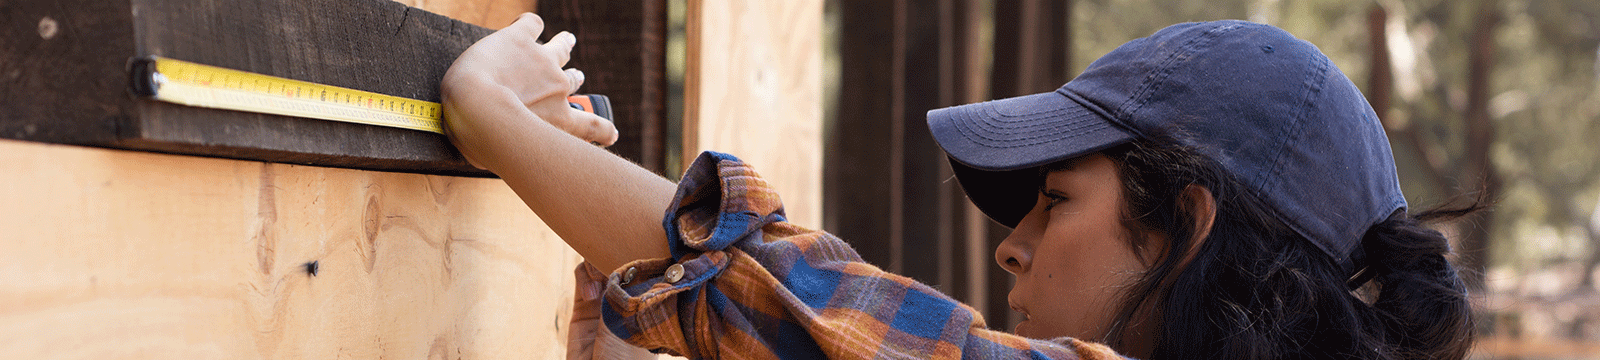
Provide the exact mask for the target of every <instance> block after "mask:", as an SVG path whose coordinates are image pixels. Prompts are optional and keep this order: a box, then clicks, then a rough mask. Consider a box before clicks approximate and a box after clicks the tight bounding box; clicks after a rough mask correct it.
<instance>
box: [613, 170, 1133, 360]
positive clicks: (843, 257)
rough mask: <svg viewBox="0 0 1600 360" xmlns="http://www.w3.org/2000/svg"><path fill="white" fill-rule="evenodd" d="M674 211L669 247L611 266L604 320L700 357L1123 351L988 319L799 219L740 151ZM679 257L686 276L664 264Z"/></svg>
mask: <svg viewBox="0 0 1600 360" xmlns="http://www.w3.org/2000/svg"><path fill="white" fill-rule="evenodd" d="M664 222H665V224H664V226H665V227H666V230H667V236H668V242H669V244H670V245H669V246H670V247H671V249H672V258H671V259H657V260H640V261H635V262H633V263H630V264H628V265H626V266H624V267H623V269H634V272H635V276H634V277H633V278H630V279H626V280H630V281H626V282H625V281H624V280H625V278H624V276H625V275H624V274H625V273H626V272H624V271H618V272H616V273H612V274H611V275H610V276H609V277H608V279H607V281H606V290H605V302H606V303H605V306H602V307H601V315H602V318H603V319H604V321H605V324H606V327H607V328H608V329H609V330H611V332H612V333H614V334H616V335H617V336H618V337H620V338H622V339H623V340H626V341H628V342H629V343H631V344H634V345H637V346H640V347H644V348H647V349H653V350H655V351H658V352H666V353H670V354H674V355H679V356H685V357H690V358H734V359H743V358H750V359H821V358H831V359H879V358H889V359H929V358H939V359H956V358H979V359H1024V358H1031V359H1113V358H1121V357H1119V356H1117V355H1116V354H1115V353H1114V352H1112V351H1111V350H1110V349H1109V348H1107V347H1105V346H1103V345H1099V344H1093V343H1087V342H1082V341H1078V340H1074V339H1069V338H1060V339H1056V340H1053V341H1044V340H1034V339H1026V338H1022V337H1019V336H1016V335H1012V334H1008V333H1004V332H999V331H993V330H989V329H986V328H985V325H984V321H983V317H982V316H981V315H979V313H978V312H976V311H974V310H973V309H972V308H971V307H968V306H967V305H965V304H962V303H960V302H957V301H955V300H954V299H951V298H950V297H948V296H945V295H944V294H943V293H940V292H939V291H937V290H934V289H933V288H930V287H928V286H927V285H923V284H921V283H918V282H916V281H914V280H911V279H910V278H907V277H904V276H899V275H895V274H891V273H888V272H885V271H883V270H880V269H878V268H877V267H875V266H872V265H870V264H867V263H865V262H863V261H862V260H861V257H860V255H858V254H856V252H855V250H854V249H852V248H851V247H850V245H849V244H846V243H845V242H844V241H842V240H840V239H839V238H837V237H834V236H833V235H831V234H828V233H826V232H822V231H816V230H810V229H805V228H801V227H798V226H795V225H792V224H790V223H788V222H787V221H786V220H785V219H784V216H783V207H782V203H781V202H780V201H779V200H778V194H777V193H775V192H773V190H772V189H771V188H769V187H768V186H767V183H766V181H764V180H762V179H761V178H760V177H759V176H758V175H756V173H755V171H753V170H752V169H750V167H748V166H746V165H745V164H744V163H743V162H740V161H739V159H737V158H734V157H733V156H731V155H727V154H721V153H715V152H706V153H703V154H701V155H700V157H699V158H698V159H696V160H695V163H694V165H691V166H690V168H689V170H688V172H687V173H686V174H684V178H683V180H682V182H681V183H680V184H679V187H678V194H677V197H676V199H674V203H673V208H672V209H670V210H668V213H667V216H666V219H665V221H664ZM673 264H679V265H681V266H682V269H683V275H682V277H681V278H679V279H677V281H675V282H673V281H668V278H667V277H664V276H662V274H663V273H664V272H665V271H666V269H667V268H668V267H670V266H671V265H673ZM619 270H621V269H619Z"/></svg>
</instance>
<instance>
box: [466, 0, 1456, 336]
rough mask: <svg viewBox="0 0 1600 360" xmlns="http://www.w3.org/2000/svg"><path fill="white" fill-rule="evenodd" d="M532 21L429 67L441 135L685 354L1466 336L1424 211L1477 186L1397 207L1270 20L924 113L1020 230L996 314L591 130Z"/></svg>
mask: <svg viewBox="0 0 1600 360" xmlns="http://www.w3.org/2000/svg"><path fill="white" fill-rule="evenodd" d="M542 27H543V25H542V22H540V21H539V20H538V18H537V17H536V16H533V15H531V14H527V15H524V16H523V17H522V18H521V19H519V21H518V22H517V23H515V24H513V25H512V26H510V27H508V28H506V29H504V30H501V31H500V32H497V33H495V34H494V35H491V36H489V37H487V38H485V39H484V40H482V41H480V42H479V43H478V44H476V45H474V46H473V47H472V48H470V49H468V50H467V51H466V52H465V53H463V54H462V56H461V58H460V59H458V60H457V62H456V64H455V65H454V66H453V67H452V68H451V69H450V71H449V73H448V74H447V75H446V78H445V81H444V89H443V90H444V97H445V99H444V100H445V107H446V118H447V119H448V124H449V125H448V127H449V132H450V135H451V139H452V140H453V141H454V142H455V143H456V144H457V146H458V147H460V148H461V151H462V153H463V154H464V155H466V156H467V157H468V158H470V159H472V160H473V161H474V163H476V164H478V165H480V166H483V167H485V168H487V169H490V170H492V171H494V172H495V173H497V174H499V175H501V176H502V177H503V178H504V179H505V180H506V182H507V184H509V185H510V186H511V187H512V188H513V189H514V190H516V192H517V193H518V194H519V195H520V196H521V197H522V198H523V200H524V201H525V202H527V203H528V205H529V207H530V208H532V209H533V210H534V211H535V212H536V213H537V214H538V215H539V216H540V217H541V218H542V219H544V220H545V221H546V222H547V223H548V224H549V225H550V226H551V228H552V229H554V230H555V231H556V232H557V233H558V234H560V235H561V237H562V238H563V239H565V240H566V241H567V242H568V243H569V244H571V245H572V247H573V248H574V249H576V250H577V251H578V252H579V253H580V254H582V255H583V256H584V257H585V258H586V259H587V261H588V262H589V263H590V264H593V265H594V266H595V267H597V268H598V269H604V270H608V271H609V275H608V276H607V278H606V284H605V288H604V300H605V301H604V305H603V306H601V309H600V310H601V313H602V314H601V317H603V319H604V323H605V327H606V329H608V330H609V331H610V332H612V333H615V334H616V335H617V336H618V337H620V338H622V339H624V340H627V341H628V342H629V343H632V344H634V345H637V346H640V347H644V348H650V349H656V350H659V351H663V352H668V353H673V354H679V355H684V356H689V357H695V358H702V357H760V358H765V357H782V358H817V357H824V356H826V357H830V358H877V357H888V358H930V357H939V358H956V357H976V358H1022V357H1035V358H1102V357H1110V356H1114V355H1117V354H1121V355H1124V356H1132V357H1141V358H1219V359H1220V358H1228V359H1236V358H1259V359H1267V358H1430V359H1431V358H1457V359H1459V358H1463V357H1464V356H1465V354H1466V351H1467V350H1468V348H1469V347H1470V343H1471V327H1472V323H1471V318H1470V309H1469V307H1468V304H1467V299H1466V295H1465V290H1464V288H1463V286H1462V284H1461V281H1460V279H1459V278H1458V277H1457V276H1456V270H1455V269H1454V268H1453V267H1452V266H1451V265H1450V264H1449V263H1448V262H1447V261H1446V260H1445V258H1444V255H1445V254H1446V253H1448V251H1449V250H1448V246H1447V243H1446V240H1445V238H1444V237H1443V236H1442V235H1440V234H1439V233H1438V232H1437V231H1433V230H1430V229H1428V228H1426V227H1423V226H1422V225H1421V224H1420V223H1419V221H1426V220H1432V219H1437V218H1444V217H1449V216H1452V215H1459V214H1460V213H1463V212H1465V211H1470V210H1471V208H1468V209H1464V210H1451V211H1442V212H1440V211H1428V212H1422V213H1419V214H1409V213H1408V212H1407V211H1406V205H1405V200H1404V198H1403V197H1402V196H1401V194H1400V189H1399V185H1398V181H1397V179H1396V177H1395V173H1394V164H1393V159H1392V158H1391V155H1390V150H1389V147H1388V143H1387V140H1386V139H1385V138H1384V134H1383V131H1382V128H1381V127H1380V125H1379V124H1378V123H1377V119H1376V116H1375V115H1374V114H1373V112H1372V109H1371V108H1370V106H1368V105H1367V104H1366V102H1365V101H1364V100H1363V99H1362V98H1361V96H1360V93H1359V92H1358V91H1357V90H1356V89H1355V87H1354V86H1353V85H1352V84H1351V83H1350V82H1349V80H1348V79H1346V78H1345V77H1344V75H1343V74H1342V73H1340V72H1339V71H1338V69H1336V68H1334V67H1333V65H1332V64H1331V63H1330V62H1329V61H1328V59H1327V58H1326V57H1325V56H1323V55H1322V54H1321V53H1320V52H1318V51H1317V50H1316V48H1315V47H1314V46H1312V45H1310V44H1309V43H1306V42H1303V41H1300V40H1297V39H1294V38H1293V37H1292V36H1290V35H1289V34H1287V33H1285V32H1283V31H1282V30H1278V29H1276V28H1272V27H1270V26H1266V25H1260V24H1252V23H1246V22H1238V21H1221V22H1210V23H1192V24H1180V25H1174V26H1172V27H1169V28H1167V29H1163V30H1162V31H1160V32H1157V33H1156V34H1155V35H1152V36H1151V37H1149V38H1145V39H1139V40H1134V41H1132V42H1129V43H1128V44H1125V45H1123V46H1122V47H1120V48H1118V49H1117V50H1115V51H1113V52H1111V53H1110V54H1107V55H1106V56H1105V57H1103V58H1101V59H1100V60H1098V61H1096V62H1095V63H1094V64H1092V65H1090V66H1089V68H1088V69H1086V70H1085V72H1084V73H1083V74H1082V75H1080V76H1079V77H1078V78H1076V79H1074V80H1073V81H1072V82H1069V83H1068V84H1066V85H1065V86H1063V87H1062V88H1061V89H1059V90H1057V91H1055V92H1050V93H1043V94H1035V95H1029V96H1023V97H1017V98H1010V99H1002V100H997V101H991V102H985V103H979V104H969V105H963V106H958V107H953V108H946V109H939V110H935V111H932V112H929V126H930V129H931V130H932V132H933V134H934V136H935V138H936V139H937V140H938V142H939V144H940V146H942V147H943V148H944V149H945V151H946V152H947V153H948V154H949V155H950V159H951V165H952V166H953V167H954V168H955V169H956V174H957V178H958V179H959V180H960V182H961V184H962V187H963V189H964V190H965V191H966V192H967V195H968V196H969V197H970V198H971V199H972V200H973V201H974V203H976V204H977V205H978V206H979V208H980V209H982V210H983V211H984V212H985V213H986V214H988V215H989V216H990V217H991V218H993V219H995V220H996V221H999V222H1000V223H1002V224H1005V225H1007V226H1012V227H1014V228H1015V230H1014V231H1013V233H1012V234H1011V235H1010V236H1009V237H1008V238H1007V239H1006V240H1005V242H1004V243H1002V244H1001V245H1000V247H999V248H998V249H996V251H995V260H996V261H997V262H998V263H999V264H1000V265H1001V267H1003V268H1005V269H1006V270H1007V271H1009V272H1011V273H1013V274H1014V275H1015V276H1016V277H1017V282H1016V285H1015V287H1014V288H1013V289H1012V292H1011V295H1010V297H1009V300H1010V302H1011V304H1012V307H1013V308H1015V309H1017V310H1018V311H1020V312H1021V313H1022V314H1024V316H1025V317H1026V320H1025V321H1023V322H1022V323H1021V324H1019V325H1018V326H1017V328H1016V329H1015V334H1009V333H1002V332H997V331H993V330H988V329H987V328H986V326H985V323H984V321H983V319H982V317H981V316H980V315H979V314H978V313H977V312H976V311H973V310H972V309H971V308H969V307H967V306H965V305H963V304H960V303H958V302H956V301H954V300H952V299H950V298H949V297H947V296H944V295H943V294H940V293H939V292H938V291H936V290H933V289H931V288H929V287H927V286H925V285H922V284H919V283H916V282H915V281H913V280H910V279H908V278H905V277H901V276H897V275H894V274H889V273H885V272H883V271H881V270H879V269H877V268H876V267H873V266H871V265H868V264H865V263H863V262H861V260H860V257H859V256H857V255H856V254H855V252H854V251H853V250H852V249H850V247H849V246H848V245H847V244H846V243H844V242H843V241H841V240H839V239H837V238H834V237H833V236H831V235H829V234H827V233H823V232H819V231H814V230H809V229H804V228H799V227H796V226H794V225H791V224H789V223H787V222H785V221H784V218H783V211H782V207H781V205H780V203H779V202H778V200H777V196H776V194H773V193H772V191H771V190H770V189H768V188H767V187H766V186H765V183H764V182H762V181H761V180H760V178H759V176H757V175H756V174H755V173H754V171H752V170H751V169H750V168H749V167H748V166H746V165H745V164H743V163H741V162H739V161H738V159H736V158H734V157H732V156H729V155H726V154H717V153H706V154H703V155H702V156H701V157H700V158H699V159H698V160H697V161H696V162H695V164H694V165H692V166H691V167H690V169H689V170H688V171H687V173H686V174H685V175H684V178H683V181H682V182H681V184H678V185H676V189H677V190H676V191H674V188H675V186H674V185H673V184H672V183H671V182H669V181H667V180H665V179H662V178H660V177H658V176H655V175H653V174H650V173H649V172H647V171H644V170H642V169H640V168H638V167H636V166H633V165H632V164H630V163H628V162H626V161H623V160H621V159H619V158H617V157H615V156H612V155H610V154H609V153H606V152H604V151H603V150H600V149H598V148H596V147H593V146H590V145H589V143H590V142H595V143H602V144H607V143H610V142H612V141H615V138H616V133H615V130H614V129H613V128H611V127H610V126H609V124H608V123H606V122H604V121H603V120H601V119H598V118H595V117H592V116H591V115H587V114H585V113H582V112H577V111H573V110H570V109H568V108H566V106H565V105H566V104H565V100H563V99H564V96H565V95H567V94H569V93H571V92H573V91H575V90H576V89H577V87H578V85H580V84H581V83H582V79H583V77H582V73H581V72H577V71H576V70H566V71H565V72H563V71H562V70H561V66H563V65H564V64H565V62H566V60H567V56H568V55H567V54H568V52H569V51H570V50H571V47H572V46H573V37H572V36H571V35H570V34H566V33H562V34H557V35H556V36H554V37H553V38H552V39H551V41H550V42H548V43H546V44H542V45H541V44H536V43H535V42H534V40H535V39H536V38H537V37H538V35H539V33H540V32H542V30H543V29H542ZM569 134H571V135H569ZM574 135H575V136H574ZM662 213H665V214H667V216H666V219H665V220H664V221H662V222H660V223H658V222H657V218H656V216H658V215H659V214H662ZM657 224H660V225H657ZM662 226H664V227H665V230H666V231H664V232H663V231H662ZM1041 339H1050V340H1041ZM1101 344H1104V345H1101ZM1113 349H1114V350H1115V351H1116V353H1115V354H1114V353H1112V352H1111V351H1112V350H1113Z"/></svg>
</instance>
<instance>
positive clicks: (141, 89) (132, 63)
mask: <svg viewBox="0 0 1600 360" xmlns="http://www.w3.org/2000/svg"><path fill="white" fill-rule="evenodd" d="M128 79H129V80H130V81H129V83H128V87H129V90H132V91H133V94H134V95H138V96H144V97H150V96H156V93H157V92H159V91H161V85H162V84H165V83H166V82H167V77H166V75H161V72H159V71H156V57H155V56H141V57H136V58H132V59H129V60H128Z"/></svg>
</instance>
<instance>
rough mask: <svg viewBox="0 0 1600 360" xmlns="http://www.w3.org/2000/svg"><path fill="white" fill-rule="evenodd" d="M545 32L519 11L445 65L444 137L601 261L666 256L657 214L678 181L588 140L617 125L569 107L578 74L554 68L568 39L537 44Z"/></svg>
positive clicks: (608, 134) (611, 135)
mask: <svg viewBox="0 0 1600 360" xmlns="http://www.w3.org/2000/svg"><path fill="white" fill-rule="evenodd" d="M543 31H544V21H543V20H541V19H539V17H538V16H537V15H533V14H523V15H522V16H521V17H520V18H518V19H517V21H516V22H515V23H513V24H511V26H508V27H506V28H505V29H501V30H500V31H497V32H495V33H494V34H491V35H489V36H488V37H485V38H483V40H480V41H478V43H476V44H474V45H472V47H471V48H468V49H467V50H466V51H465V52H463V53H462V54H461V57H459V58H457V59H456V62H455V64H454V65H451V66H450V70H449V71H448V72H446V73H445V77H444V81H443V84H442V89H441V92H442V93H443V98H444V115H445V120H446V130H447V131H446V132H447V133H449V135H450V140H451V142H452V143H454V144H455V145H456V147H457V148H459V149H460V150H461V153H462V154H463V155H465V156H466V157H467V158H468V159H470V160H471V161H472V162H473V163H474V164H476V165H478V166H481V167H484V168H485V169H488V170H490V171H493V172H494V173H495V174H496V175H499V176H500V177H501V178H502V179H505V181H506V184H507V185H509V186H511V189H512V190H514V191H516V193H517V195H518V196H520V197H521V198H522V201H523V202H524V203H527V204H528V207H529V208H531V209H533V212H534V213H535V214H537V215H539V218H540V219H542V220H544V222H545V224H547V225H549V226H550V228H551V229H552V230H555V232H556V234H557V235H559V236H561V239H562V240H565V241H566V242H567V244H568V245H571V246H572V248H573V249H575V250H577V251H578V253H579V254H581V255H583V257H584V258H585V259H586V260H587V261H589V262H590V263H592V264H594V265H595V266H596V267H598V268H599V269H601V270H603V271H611V270H613V269H616V268H618V267H620V266H622V265H623V264H626V263H628V262H630V261H633V260H638V259H650V258H665V257H668V256H669V253H668V251H667V244H666V236H665V234H664V233H663V230H662V228H661V218H662V216H663V215H665V211H666V209H667V205H668V202H670V201H671V200H672V196H673V194H674V192H675V190H676V185H674V184H673V183H672V182H671V181H669V180H667V179H665V178H662V177H660V176H658V175H656V174H654V173H651V172H650V171H648V170H645V169H643V168H640V167H639V166H637V165H634V164H633V163H632V162H629V161H627V160H625V159H622V158H620V157H617V156H616V155H614V154H612V153H610V152H608V151H606V150H604V149H601V148H600V147H598V146H594V145H592V144H590V143H591V142H594V143H602V144H610V143H612V142H615V141H616V138H617V134H616V128H615V127H614V126H613V125H612V124H611V123H610V122H608V121H605V120H604V119H601V118H599V117H597V116H594V115H593V114H589V113H585V112H582V111H577V110H574V109H571V108H569V107H568V106H567V103H566V96H567V95H569V94H571V93H572V92H573V91H575V90H576V89H577V86H578V85H581V84H582V75H581V74H582V73H580V72H576V71H572V70H569V71H562V69H561V67H562V66H565V65H566V62H567V60H568V57H569V56H570V53H571V51H572V46H573V42H574V37H572V34H569V33H565V32H563V33H561V34H557V35H556V36H554V37H552V38H551V40H550V42H549V43H546V44H539V43H537V42H535V40H536V39H537V38H538V37H539V34H540V33H541V32H543ZM580 137H581V139H580Z"/></svg>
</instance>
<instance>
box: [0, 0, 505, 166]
mask: <svg viewBox="0 0 1600 360" xmlns="http://www.w3.org/2000/svg"><path fill="white" fill-rule="evenodd" d="M0 19H3V20H4V24H5V25H4V27H3V29H4V30H3V31H4V34H3V37H4V38H5V39H6V40H4V41H3V42H0V76H4V77H3V79H4V81H5V82H6V86H3V87H0V103H4V104H5V105H4V106H5V111H0V137H6V138H13V139H21V140H33V141H44V142H56V143H65V144H76V145H90V146H102V147H111V148H121V149H132V150H147V151H158V152H169V153H180V154H191V155H202V156H216V157H226V158H237V159H248V160H262V161H272V162H282V163H292V164H305V165H320V166H336V167H349V168H360V169H371V170H387V171H406V172H422V173H436V174H450V175H470V176H492V174H489V173H487V172H484V171H481V170H477V169H475V168H473V167H471V166H470V165H468V164H467V163H466V162H465V161H464V160H463V159H462V158H461V156H460V155H459V154H458V153H457V152H456V151H455V150H454V148H453V147H451V146H450V144H449V142H448V141H447V140H446V139H445V137H444V136H442V135H439V134H434V133H428V132H420V131H413V130H403V129H395V128H387V127H378V126H369V125H360V124H352V123H343V122H333V121H323V120H314V119H304V118H294V117H284V116H275V115H263V114H254V113H244V112H234V111H223V110H212V109H202V108H193V107H186V106H179V105H173V104H167V103H161V102H155V101H151V100H146V99H141V98H136V97H134V96H133V95H131V93H130V92H129V91H128V90H127V88H128V85H127V84H128V83H129V75H128V73H127V69H126V67H127V64H128V61H129V59H131V58H134V57H138V56H146V55H159V56H164V57H169V58H174V59H180V60H186V61H192V62H197V63H202V64H208V65H215V66H221V67H226V68H232V69H239V70H244V71H250V72H255V73H261V74H267V75H273V76H279V77H285V78H290V79H296V80H303V81H310V82H316V83H323V84H330V85H336V86H342V87H349V88H355V89H360V90H367V91H372V92H378V93H383V94H388V95H394V96H400V97H407V98H413V99H421V100H429V101H439V80H440V79H441V78H442V77H443V76H444V72H445V70H446V69H448V68H449V66H450V64H451V63H452V62H453V61H454V60H455V57H456V56H457V55H458V54H460V53H461V51H463V50H465V49H466V48H467V47H468V46H470V45H472V43H473V42H475V41H477V40H478V39H479V38H482V37H483V36H485V35H488V34H489V33H490V32H491V30H489V29H485V28H483V27H479V26H475V25H470V24H466V23H463V22H460V21H456V20H453V19H450V18H447V17H444V16H440V15H437V14H433V13H429V12H426V11H422V10H419V9H415V8H411V7H407V6H405V5H401V4H399V3H395V2H392V1H386V0H255V1H223V0H170V1H156V0H118V1H104V0H61V1H29V2H20V3H19V2H8V3H6V4H3V5H0Z"/></svg>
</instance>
